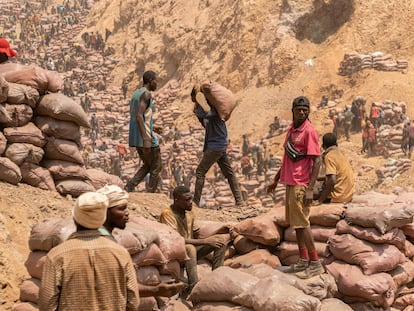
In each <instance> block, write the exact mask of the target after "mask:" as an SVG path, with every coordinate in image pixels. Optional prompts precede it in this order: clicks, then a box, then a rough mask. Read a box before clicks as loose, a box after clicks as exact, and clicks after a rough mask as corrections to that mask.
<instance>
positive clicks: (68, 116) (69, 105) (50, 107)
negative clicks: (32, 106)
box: [35, 93, 90, 128]
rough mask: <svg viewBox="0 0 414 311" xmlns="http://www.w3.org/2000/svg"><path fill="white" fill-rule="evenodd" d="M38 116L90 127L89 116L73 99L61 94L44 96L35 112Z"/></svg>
mask: <svg viewBox="0 0 414 311" xmlns="http://www.w3.org/2000/svg"><path fill="white" fill-rule="evenodd" d="M35 113H36V114H37V115H41V116H49V117H52V118H55V119H58V120H63V121H70V122H74V123H76V124H77V125H79V126H83V127H87V128H89V127H90V124H89V120H88V116H87V115H86V113H85V111H84V110H83V109H82V107H81V106H80V105H79V104H78V103H77V102H75V101H74V100H73V99H72V98H70V97H68V96H65V95H63V94H60V93H51V94H47V95H45V96H43V97H42V98H41V99H40V102H39V104H38V105H37V108H36V110H35Z"/></svg>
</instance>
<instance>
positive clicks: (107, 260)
mask: <svg viewBox="0 0 414 311" xmlns="http://www.w3.org/2000/svg"><path fill="white" fill-rule="evenodd" d="M108 201H109V200H108V197H107V196H106V195H104V194H102V193H98V192H87V193H84V194H82V195H80V196H79V198H78V199H77V200H76V202H75V205H74V208H73V219H74V221H75V224H76V227H77V230H76V232H75V233H74V234H72V235H71V236H70V237H69V239H68V240H67V241H65V242H63V243H62V244H60V245H58V246H56V247H54V248H53V249H51V250H50V251H49V253H48V254H47V256H46V261H45V265H44V268H43V275H42V285H41V288H40V293H39V310H41V311H49V310H50V311H51V310H59V311H65V310H68V311H69V310H71V311H73V310H79V311H82V310H85V311H86V310H88V311H90V310H96V311H98V310H108V311H112V310H134V311H135V310H137V309H138V306H139V294H138V284H137V279H136V275H135V269H134V265H133V263H132V260H131V257H130V255H129V253H128V251H127V250H126V249H125V248H123V247H122V246H120V245H118V244H117V243H115V242H114V241H112V240H110V239H108V238H106V237H104V236H103V235H102V234H101V232H100V231H99V230H98V228H100V227H102V226H103V224H104V223H105V220H106V214H107V208H108Z"/></svg>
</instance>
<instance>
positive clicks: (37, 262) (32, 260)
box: [24, 251, 47, 279]
mask: <svg viewBox="0 0 414 311" xmlns="http://www.w3.org/2000/svg"><path fill="white" fill-rule="evenodd" d="M46 255H47V252H43V251H34V252H30V253H29V256H28V257H27V259H26V261H25V262H24V265H25V267H26V270H27V272H29V274H30V276H31V277H33V278H36V279H42V273H43V266H44V264H45V261H46Z"/></svg>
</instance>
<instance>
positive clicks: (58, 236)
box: [29, 217, 76, 252]
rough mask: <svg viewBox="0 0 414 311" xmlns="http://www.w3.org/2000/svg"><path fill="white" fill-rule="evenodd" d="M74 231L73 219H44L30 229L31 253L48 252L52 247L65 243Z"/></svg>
mask: <svg viewBox="0 0 414 311" xmlns="http://www.w3.org/2000/svg"><path fill="white" fill-rule="evenodd" d="M75 231H76V225H75V223H74V221H73V218H72V217H71V218H66V219H55V218H52V219H46V220H45V221H43V222H42V223H38V224H36V225H34V226H33V227H32V230H31V231H30V236H29V248H30V250H31V251H45V252H48V251H50V250H51V249H52V248H53V247H55V246H57V245H59V244H61V243H62V242H64V241H66V240H67V239H68V237H69V236H70V235H71V234H72V233H74V232H75Z"/></svg>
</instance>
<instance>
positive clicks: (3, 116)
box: [0, 104, 12, 125]
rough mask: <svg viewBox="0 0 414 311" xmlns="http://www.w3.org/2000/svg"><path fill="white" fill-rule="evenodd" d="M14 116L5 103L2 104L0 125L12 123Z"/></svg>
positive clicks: (0, 105) (0, 106)
mask: <svg viewBox="0 0 414 311" xmlns="http://www.w3.org/2000/svg"><path fill="white" fill-rule="evenodd" d="M11 121H12V118H11V116H10V115H9V112H8V111H7V109H6V106H5V104H0V125H1V124H7V123H11Z"/></svg>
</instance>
